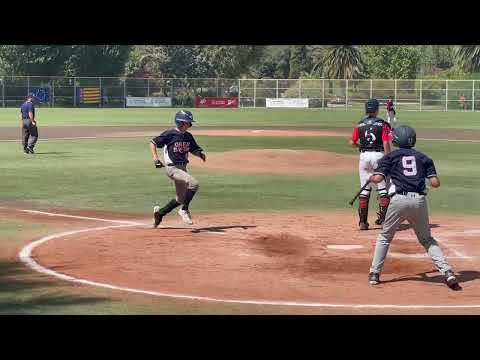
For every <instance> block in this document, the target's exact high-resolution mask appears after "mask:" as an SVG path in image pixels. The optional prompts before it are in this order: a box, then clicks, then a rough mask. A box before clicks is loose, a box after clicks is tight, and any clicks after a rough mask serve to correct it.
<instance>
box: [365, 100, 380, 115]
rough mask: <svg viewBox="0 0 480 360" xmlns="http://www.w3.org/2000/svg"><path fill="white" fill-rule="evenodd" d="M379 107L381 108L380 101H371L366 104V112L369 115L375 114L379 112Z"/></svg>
mask: <svg viewBox="0 0 480 360" xmlns="http://www.w3.org/2000/svg"><path fill="white" fill-rule="evenodd" d="M378 107H379V104H378V100H377V99H370V100H368V101H367V102H366V103H365V112H366V113H367V114H371V113H374V112H376V111H378Z"/></svg>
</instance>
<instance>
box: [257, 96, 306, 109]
mask: <svg viewBox="0 0 480 360" xmlns="http://www.w3.org/2000/svg"><path fill="white" fill-rule="evenodd" d="M266 105H267V108H308V99H300V98H282V99H268V98H267V99H266Z"/></svg>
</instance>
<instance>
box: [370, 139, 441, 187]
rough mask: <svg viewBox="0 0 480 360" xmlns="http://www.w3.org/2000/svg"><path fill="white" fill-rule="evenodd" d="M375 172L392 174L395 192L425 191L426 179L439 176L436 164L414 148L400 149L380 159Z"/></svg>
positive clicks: (385, 174) (384, 174)
mask: <svg viewBox="0 0 480 360" xmlns="http://www.w3.org/2000/svg"><path fill="white" fill-rule="evenodd" d="M373 174H374V175H375V174H380V175H383V176H385V177H386V176H390V178H391V180H392V182H393V185H395V192H397V193H398V192H404V191H406V192H418V193H422V192H425V179H426V178H431V177H434V176H437V171H436V170H435V164H434V163H433V160H432V159H430V158H429V157H428V156H427V155H425V154H422V153H421V152H419V151H417V150H414V149H404V148H401V149H398V150H394V151H392V152H391V153H389V154H387V155H385V156H384V157H383V158H382V159H380V161H379V163H378V167H377V168H376V169H375V172H374V173H373Z"/></svg>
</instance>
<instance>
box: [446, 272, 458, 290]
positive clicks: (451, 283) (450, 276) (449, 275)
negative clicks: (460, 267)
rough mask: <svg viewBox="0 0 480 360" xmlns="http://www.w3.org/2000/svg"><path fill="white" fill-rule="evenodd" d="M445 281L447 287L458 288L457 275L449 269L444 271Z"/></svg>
mask: <svg viewBox="0 0 480 360" xmlns="http://www.w3.org/2000/svg"><path fill="white" fill-rule="evenodd" d="M445 281H446V283H447V285H448V287H449V288H451V289H454V290H458V289H459V288H460V285H459V284H458V280H457V277H456V276H455V274H454V273H453V271H451V270H448V271H447V272H445Z"/></svg>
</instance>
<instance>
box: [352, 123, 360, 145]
mask: <svg viewBox="0 0 480 360" xmlns="http://www.w3.org/2000/svg"><path fill="white" fill-rule="evenodd" d="M358 139H360V130H358V127H355V128H353V132H352V141H353V142H357V141H358Z"/></svg>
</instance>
